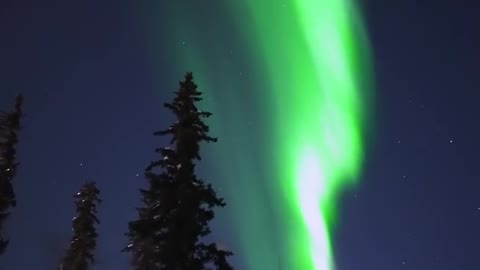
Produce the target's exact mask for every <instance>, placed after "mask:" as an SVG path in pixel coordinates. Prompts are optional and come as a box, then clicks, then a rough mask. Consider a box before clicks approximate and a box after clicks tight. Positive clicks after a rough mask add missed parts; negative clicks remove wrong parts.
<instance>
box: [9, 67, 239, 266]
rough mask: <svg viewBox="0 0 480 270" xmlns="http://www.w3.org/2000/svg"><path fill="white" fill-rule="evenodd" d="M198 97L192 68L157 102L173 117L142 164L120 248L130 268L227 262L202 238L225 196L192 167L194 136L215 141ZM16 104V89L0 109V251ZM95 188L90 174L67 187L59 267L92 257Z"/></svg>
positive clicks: (87, 262)
mask: <svg viewBox="0 0 480 270" xmlns="http://www.w3.org/2000/svg"><path fill="white" fill-rule="evenodd" d="M201 100H202V93H201V92H199V91H198V90H197V85H196V84H195V83H194V82H193V76H192V73H187V74H186V75H185V80H184V81H182V82H180V88H179V90H178V91H176V92H175V97H174V99H173V101H171V102H170V103H165V104H164V106H165V107H166V108H167V109H168V110H170V111H171V112H172V113H173V114H174V115H175V117H176V122H175V123H173V124H172V125H170V126H169V127H168V128H167V129H166V130H163V131H159V132H155V133H154V135H156V136H170V137H171V141H170V144H169V146H166V147H161V148H158V149H156V153H157V154H159V159H158V160H155V161H153V162H151V164H150V165H149V166H148V167H147V168H146V169H145V178H146V179H147V181H148V188H147V189H141V190H140V192H141V195H142V206H141V207H139V208H137V210H138V218H137V219H136V220H134V221H131V222H129V224H128V232H127V233H126V236H127V237H128V245H127V246H126V247H125V248H124V249H123V251H126V252H128V253H129V254H130V255H131V258H132V267H133V269H134V270H232V269H233V268H232V267H231V266H230V264H229V263H228V261H227V258H228V257H229V256H231V255H233V253H232V252H230V251H226V250H224V249H221V248H219V247H218V246H217V245H216V244H215V243H205V241H204V237H205V236H207V235H209V234H210V233H211V231H210V227H209V222H210V221H211V220H212V219H213V218H214V216H215V213H214V208H216V207H224V206H225V202H224V201H223V199H222V198H220V197H218V196H217V194H216V192H215V190H214V189H213V187H212V186H211V185H210V184H207V183H206V182H205V181H204V180H203V179H201V178H199V177H197V176H196V175H195V166H196V163H197V161H199V160H201V157H200V143H202V142H207V143H208V142H216V141H217V139H216V138H214V137H210V136H209V135H208V131H209V128H208V126H207V125H206V124H205V123H204V122H203V119H204V118H208V117H210V116H211V113H209V112H205V111H200V110H199V109H198V108H197V103H198V102H199V101H201ZM22 104H23V97H22V96H18V97H17V99H16V101H15V106H14V109H13V110H12V111H11V112H8V113H1V114H0V255H1V254H3V253H4V251H5V248H6V247H7V244H8V240H6V238H5V236H4V232H3V226H4V223H5V220H6V218H7V217H8V215H9V214H10V208H12V207H14V206H15V195H14V192H13V187H12V179H13V177H14V176H15V173H16V169H17V162H16V158H15V153H16V151H15V146H16V144H17V142H18V138H17V132H18V130H19V129H20V118H21V116H22ZM98 195H99V190H98V189H97V187H96V186H95V183H93V182H88V183H86V184H85V185H84V186H83V187H82V188H81V190H80V191H79V192H78V193H77V194H75V195H74V200H75V207H76V216H75V217H74V218H73V220H72V232H73V236H72V239H71V241H70V244H69V246H68V248H67V250H66V251H65V255H64V257H63V258H62V260H61V262H60V266H59V267H58V269H59V270H88V269H90V266H91V264H92V263H93V262H94V252H95V247H96V239H97V236H98V235H97V231H96V225H97V224H98V223H99V221H98V219H97V216H96V214H97V205H98V204H99V203H100V199H99V198H98Z"/></svg>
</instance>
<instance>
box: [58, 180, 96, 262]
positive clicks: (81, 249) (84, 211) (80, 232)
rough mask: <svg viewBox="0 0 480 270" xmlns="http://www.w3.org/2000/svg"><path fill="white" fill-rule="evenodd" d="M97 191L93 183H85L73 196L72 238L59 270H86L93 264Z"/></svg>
mask: <svg viewBox="0 0 480 270" xmlns="http://www.w3.org/2000/svg"><path fill="white" fill-rule="evenodd" d="M99 193H100V192H99V190H98V189H97V187H96V186H95V183H93V182H89V183H86V184H85V185H84V186H83V187H82V189H81V190H80V192H78V193H77V194H75V196H74V198H75V208H76V210H77V211H76V212H77V215H76V216H75V217H74V218H73V220H72V230H73V237H72V240H71V241H70V246H69V247H68V249H67V252H66V254H65V257H64V258H63V260H62V263H61V264H60V267H59V270H87V269H88V267H89V265H90V264H91V263H93V262H94V258H93V252H94V250H95V247H96V246H97V236H98V234H97V230H96V228H95V224H98V223H99V221H98V218H97V204H98V203H100V199H99V198H98V194H99Z"/></svg>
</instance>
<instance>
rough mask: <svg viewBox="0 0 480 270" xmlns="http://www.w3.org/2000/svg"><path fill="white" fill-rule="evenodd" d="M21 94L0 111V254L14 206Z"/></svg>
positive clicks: (3, 247)
mask: <svg viewBox="0 0 480 270" xmlns="http://www.w3.org/2000/svg"><path fill="white" fill-rule="evenodd" d="M22 106H23V96H22V95H18V96H17V97H16V98H15V105H14V108H13V110H12V111H10V112H0V255H2V254H3V253H4V252H5V250H6V248H7V245H8V240H7V239H6V237H5V236H4V235H3V228H4V224H5V222H6V220H7V218H8V216H9V215H10V208H13V207H15V205H16V200H15V193H14V191H13V186H12V181H13V178H14V177H15V175H16V173H17V167H18V162H17V161H16V152H17V151H16V145H17V143H18V131H19V130H20V119H21V117H22V115H23V114H22Z"/></svg>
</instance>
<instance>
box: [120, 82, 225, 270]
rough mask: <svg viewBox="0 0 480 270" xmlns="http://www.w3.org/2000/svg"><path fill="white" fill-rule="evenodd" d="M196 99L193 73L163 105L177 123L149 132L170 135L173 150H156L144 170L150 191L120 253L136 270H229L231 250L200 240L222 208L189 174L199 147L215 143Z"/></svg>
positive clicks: (144, 195)
mask: <svg viewBox="0 0 480 270" xmlns="http://www.w3.org/2000/svg"><path fill="white" fill-rule="evenodd" d="M201 95H202V93H201V92H199V91H198V90H197V85H195V83H194V82H193V76H192V73H187V74H186V75H185V80H184V81H183V82H180V89H179V90H178V91H177V92H175V98H174V99H173V101H172V102H170V103H165V105H164V106H165V107H166V108H168V109H169V110H170V111H171V112H173V113H174V114H175V116H176V119H177V121H176V122H175V123H174V124H172V125H171V126H169V127H168V129H166V130H163V131H159V132H155V133H154V134H155V135H157V136H164V135H169V136H171V138H172V139H171V141H170V146H172V147H162V148H158V149H157V150H156V152H157V153H159V154H160V158H161V159H159V160H156V161H153V162H152V163H151V164H150V165H149V166H148V167H147V168H146V171H145V176H146V178H147V179H148V181H149V188H148V189H146V190H141V193H142V198H143V199H142V201H143V207H141V208H138V219H137V220H135V221H132V222H130V224H129V232H128V233H127V236H128V238H129V239H130V243H129V245H128V246H127V248H126V249H125V250H126V251H129V252H130V253H131V254H132V255H133V256H132V257H133V266H134V269H135V270H157V269H158V270H160V269H162V270H163V269H165V270H183V269H189V270H190V269H191V270H201V269H212V268H213V269H220V270H227V269H232V267H231V266H230V265H229V264H228V263H227V260H226V258H227V257H228V256H230V255H232V253H231V252H228V251H224V250H221V249H219V248H218V247H217V246H216V245H215V244H205V243H203V242H201V241H200V239H201V238H202V237H204V236H206V235H208V234H209V233H210V228H209V227H208V222H209V221H211V220H212V219H213V218H214V211H213V208H214V207H223V206H225V203H224V202H223V199H221V198H219V197H218V196H217V195H216V193H215V191H214V190H213V188H212V186H211V185H209V184H206V183H205V182H204V181H203V180H202V179H200V178H198V177H197V176H196V175H195V172H194V170H195V160H200V154H199V148H200V143H201V142H215V141H216V140H217V139H216V138H213V137H210V136H209V135H208V126H207V125H205V123H204V122H203V120H202V118H206V117H209V116H211V113H209V112H204V111H199V110H198V108H197V107H196V103H197V102H198V101H200V100H202V98H201ZM154 169H158V170H157V171H155V170H154ZM208 267H211V268H208Z"/></svg>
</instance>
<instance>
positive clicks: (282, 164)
mask: <svg viewBox="0 0 480 270" xmlns="http://www.w3.org/2000/svg"><path fill="white" fill-rule="evenodd" d="M352 1H353V0H283V1H278V0H261V1H259V0H245V1H218V3H213V2H212V3H209V4H208V5H206V4H198V5H197V6H193V7H192V3H191V1H186V0H178V2H175V5H174V6H173V5H170V6H167V5H166V4H165V5H164V4H162V5H161V6H157V8H156V9H155V8H152V7H151V6H149V7H147V8H146V9H145V10H147V11H146V13H152V12H153V13H154V15H155V16H153V17H158V18H169V22H168V23H165V21H162V22H154V23H153V24H152V27H151V29H152V30H151V32H152V33H153V36H154V38H153V39H152V40H155V39H157V40H158V41H157V42H152V43H153V44H154V46H158V47H162V48H163V49H162V50H164V52H163V53H162V54H161V55H160V57H161V58H160V59H162V60H160V62H162V65H168V66H171V67H175V68H176V70H178V73H175V72H172V74H170V75H169V76H176V77H179V76H181V75H182V72H184V71H187V70H190V71H193V73H194V79H195V81H196V82H197V84H198V85H199V87H201V91H203V92H205V101H204V105H203V107H206V109H207V110H209V111H211V112H213V114H214V116H213V117H212V119H211V123H209V124H210V126H211V128H212V134H214V135H215V136H218V137H219V139H220V141H219V143H218V144H216V145H215V146H207V153H205V155H206V158H204V160H207V161H208V160H211V161H212V165H211V168H210V169H208V170H209V171H213V172H214V174H215V176H214V177H213V178H214V179H213V180H214V181H215V179H216V181H217V183H214V184H215V186H217V187H218V186H220V187H222V189H221V190H220V193H221V195H222V196H224V197H225V199H226V201H227V203H228V207H227V209H226V210H225V212H223V213H220V214H219V217H217V219H218V218H222V217H223V218H226V219H228V220H230V221H231V228H232V230H231V232H230V233H231V235H233V238H234V240H232V243H230V245H231V246H229V248H230V249H232V250H233V251H234V252H235V260H237V263H240V265H241V266H242V267H241V269H248V270H279V269H282V270H287V269H299V270H333V269H334V268H335V263H334V254H333V246H332V234H333V233H334V228H335V225H336V214H337V211H338V200H339V196H340V193H341V191H342V190H343V189H344V188H345V187H346V186H348V185H353V184H355V183H356V180H357V179H358V178H359V173H360V168H361V165H362V160H363V152H364V148H365V147H364V142H365V135H366V131H367V126H368V116H369V104H370V103H369V102H370V95H371V93H370V80H369V78H370V64H369V63H370V53H369V46H368V42H367V38H366V35H365V33H364V28H363V24H362V21H361V18H360V16H359V14H358V11H357V8H356V6H355V5H354V4H355V3H354V2H352ZM156 3H160V2H156ZM155 10H156V11H155ZM172 14H174V16H172ZM161 25H167V26H168V25H175V28H174V29H173V30H171V29H170V28H168V27H166V26H163V27H164V28H163V30H161V31H160V30H158V28H159V27H160V28H161V27H162V26H161ZM159 37H161V38H159ZM165 37H167V38H165ZM172 39H173V40H175V44H172V45H171V47H170V48H168V44H167V45H166V44H165V41H166V40H172ZM229 41H231V42H229ZM180 44H181V45H180ZM184 44H186V45H184ZM232 52H233V53H232ZM172 55H173V56H174V57H172ZM165 59H169V60H165ZM174 78H175V77H174ZM171 81H172V82H174V81H175V80H174V79H172V80H171ZM163 83H165V82H163ZM252 123H253V124H252ZM232 153H233V154H232ZM219 161H223V162H221V164H219ZM203 164H204V163H203ZM222 215H226V216H222ZM221 230H222V231H225V230H226V229H225V228H222V229H221Z"/></svg>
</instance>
